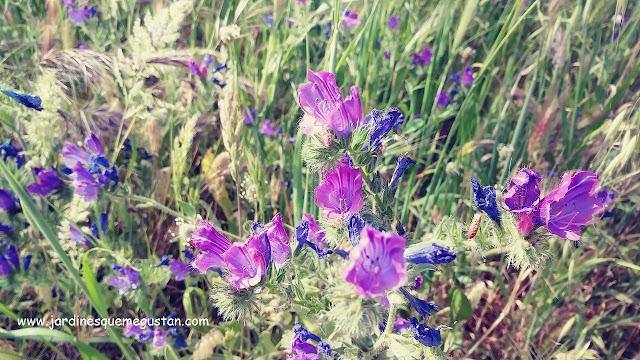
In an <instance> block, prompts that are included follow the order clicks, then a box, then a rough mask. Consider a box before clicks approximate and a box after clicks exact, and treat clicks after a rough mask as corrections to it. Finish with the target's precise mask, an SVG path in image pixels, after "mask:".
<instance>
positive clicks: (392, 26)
mask: <svg viewBox="0 0 640 360" xmlns="http://www.w3.org/2000/svg"><path fill="white" fill-rule="evenodd" d="M398 21H399V19H398V17H397V16H395V15H391V16H389V22H388V23H387V26H389V29H391V30H393V29H395V28H396V26H398Z"/></svg>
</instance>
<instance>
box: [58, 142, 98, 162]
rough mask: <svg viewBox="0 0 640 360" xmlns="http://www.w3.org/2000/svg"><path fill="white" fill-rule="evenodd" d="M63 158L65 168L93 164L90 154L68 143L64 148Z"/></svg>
mask: <svg viewBox="0 0 640 360" xmlns="http://www.w3.org/2000/svg"><path fill="white" fill-rule="evenodd" d="M62 158H63V160H62V161H63V164H64V166H66V167H68V168H73V167H74V166H76V164H77V163H80V164H82V165H89V164H90V163H91V155H89V153H88V152H86V151H84V150H82V149H80V148H79V147H77V146H76V145H74V144H72V143H70V142H68V141H67V142H66V143H65V145H64V146H63V147H62Z"/></svg>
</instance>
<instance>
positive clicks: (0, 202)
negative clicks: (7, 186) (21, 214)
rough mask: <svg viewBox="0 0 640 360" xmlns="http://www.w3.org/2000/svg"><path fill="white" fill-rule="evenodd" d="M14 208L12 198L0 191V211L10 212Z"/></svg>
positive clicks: (5, 192)
mask: <svg viewBox="0 0 640 360" xmlns="http://www.w3.org/2000/svg"><path fill="white" fill-rule="evenodd" d="M15 207H16V204H15V203H14V201H13V196H11V194H10V193H9V192H8V191H6V190H3V189H0V210H10V209H13V208H15Z"/></svg>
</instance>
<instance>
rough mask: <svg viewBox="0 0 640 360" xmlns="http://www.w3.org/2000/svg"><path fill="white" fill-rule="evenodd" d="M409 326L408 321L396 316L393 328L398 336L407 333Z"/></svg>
mask: <svg viewBox="0 0 640 360" xmlns="http://www.w3.org/2000/svg"><path fill="white" fill-rule="evenodd" d="M410 326H411V325H410V323H409V320H407V319H405V318H403V317H402V316H398V318H397V319H396V322H395V323H393V327H395V328H396V329H397V330H398V332H399V333H400V334H405V333H406V332H407V331H409V327H410Z"/></svg>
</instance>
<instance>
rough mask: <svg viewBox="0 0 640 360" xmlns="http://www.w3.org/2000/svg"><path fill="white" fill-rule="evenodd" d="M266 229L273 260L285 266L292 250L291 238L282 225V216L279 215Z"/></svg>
mask: <svg viewBox="0 0 640 360" xmlns="http://www.w3.org/2000/svg"><path fill="white" fill-rule="evenodd" d="M264 227H265V229H266V231H267V237H268V238H269V245H270V247H271V258H272V259H273V261H274V262H275V263H276V264H277V265H282V264H284V262H285V260H287V257H288V256H289V254H291V248H290V247H289V236H288V235H287V231H286V230H285V229H284V226H283V225H282V219H281V218H280V214H279V213H277V214H276V215H275V216H274V217H273V219H271V221H270V222H269V223H268V224H266V225H265V226H264Z"/></svg>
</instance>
